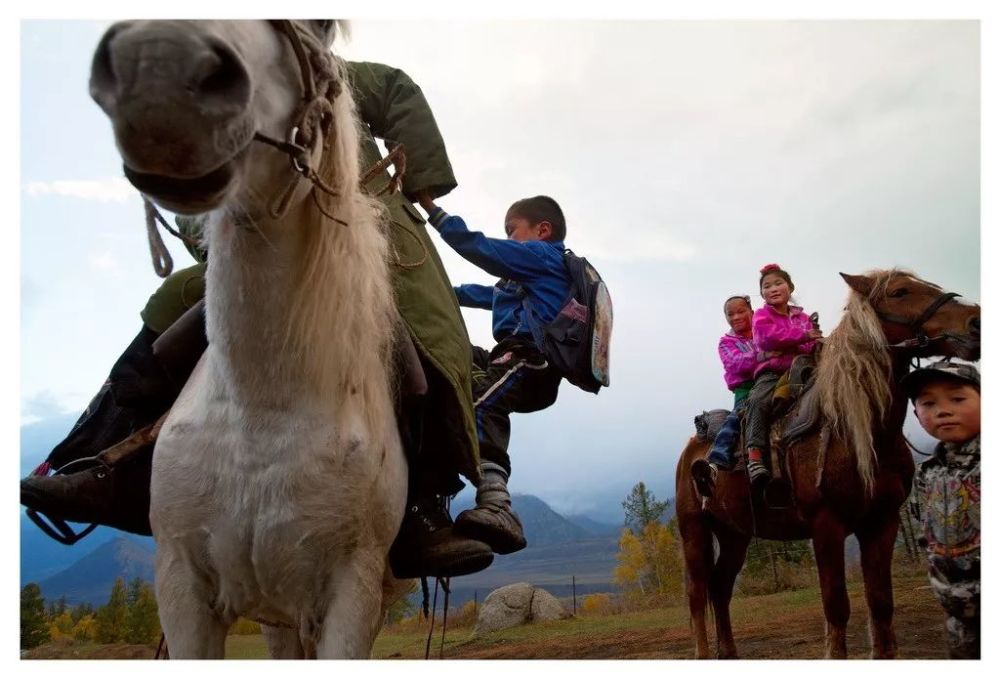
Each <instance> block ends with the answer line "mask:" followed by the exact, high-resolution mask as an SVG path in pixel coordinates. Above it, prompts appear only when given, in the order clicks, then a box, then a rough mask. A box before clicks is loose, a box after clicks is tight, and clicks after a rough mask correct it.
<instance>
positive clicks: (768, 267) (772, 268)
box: [760, 264, 781, 274]
mask: <svg viewBox="0 0 1000 680" xmlns="http://www.w3.org/2000/svg"><path fill="white" fill-rule="evenodd" d="M780 271H781V265H778V264H765V265H764V266H763V267H761V268H760V273H761V274H769V273H771V272H780Z"/></svg>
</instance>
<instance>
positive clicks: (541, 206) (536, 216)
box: [507, 196, 566, 241]
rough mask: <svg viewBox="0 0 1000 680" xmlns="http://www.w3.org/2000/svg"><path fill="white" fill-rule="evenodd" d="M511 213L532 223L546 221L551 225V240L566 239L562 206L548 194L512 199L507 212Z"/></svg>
mask: <svg viewBox="0 0 1000 680" xmlns="http://www.w3.org/2000/svg"><path fill="white" fill-rule="evenodd" d="M511 213H513V214H514V215H517V216H518V217H523V218H525V219H526V220H528V221H529V222H531V224H532V225H535V224H538V223H539V222H548V223H549V224H551V225H552V237H551V239H550V240H552V241H565V240H566V218H565V217H563V211H562V208H560V207H559V204H558V203H556V202H555V200H554V199H552V198H549V197H548V196H532V197H531V198H522V199H521V200H520V201H514V202H513V203H512V204H511V206H510V208H508V209H507V214H508V215H509V214H511Z"/></svg>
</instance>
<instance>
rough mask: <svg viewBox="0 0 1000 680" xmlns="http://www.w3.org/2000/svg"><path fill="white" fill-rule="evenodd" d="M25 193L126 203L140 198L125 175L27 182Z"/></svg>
mask: <svg viewBox="0 0 1000 680" xmlns="http://www.w3.org/2000/svg"><path fill="white" fill-rule="evenodd" d="M23 188H24V193H25V194H27V195H28V196H69V197H71V198H80V199H83V200H85V201H101V202H102V203H109V202H110V203H124V202H125V201H128V200H131V199H134V198H138V196H139V193H138V192H137V191H136V190H135V187H133V186H132V185H131V184H129V183H128V181H127V180H126V179H125V178H124V177H114V178H111V179H100V180H56V181H54V182H26V183H25V184H24V187H23Z"/></svg>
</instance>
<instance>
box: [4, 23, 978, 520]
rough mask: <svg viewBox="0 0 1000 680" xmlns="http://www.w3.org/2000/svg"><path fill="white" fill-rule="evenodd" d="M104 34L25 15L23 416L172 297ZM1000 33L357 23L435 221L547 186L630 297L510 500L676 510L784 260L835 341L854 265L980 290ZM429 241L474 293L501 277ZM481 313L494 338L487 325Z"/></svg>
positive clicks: (491, 222)
mask: <svg viewBox="0 0 1000 680" xmlns="http://www.w3.org/2000/svg"><path fill="white" fill-rule="evenodd" d="M106 25H107V24H106V23H102V22H64V21H41V22H40V21H26V22H24V23H23V24H22V26H21V40H22V45H21V55H20V56H21V67H20V68H21V70H20V77H21V81H22V83H21V92H20V94H21V97H20V116H21V125H20V130H21V137H20V143H21V167H20V175H21V176H20V197H19V198H20V204H21V215H20V230H21V231H20V237H21V252H20V256H21V279H20V284H21V300H20V301H21V323H20V341H21V360H20V368H21V387H20V402H21V423H22V424H25V423H30V422H34V421H37V420H41V419H47V418H51V417H53V416H55V415H58V414H64V413H67V412H78V411H80V410H81V409H82V408H83V407H84V406H85V405H86V403H87V401H88V400H89V398H90V397H91V396H92V395H93V393H94V392H95V391H96V389H97V388H98V387H99V386H100V384H101V382H102V381H103V380H104V378H105V376H106V374H107V372H108V370H109V369H110V367H111V365H112V363H113V362H114V360H115V359H116V358H117V356H118V355H119V354H120V353H121V351H122V349H123V348H124V347H125V346H126V345H127V344H128V342H129V341H130V340H131V339H132V337H133V336H134V335H135V334H136V333H137V332H138V330H139V327H140V319H139V315H138V313H139V310H140V309H141V308H142V306H143V305H144V304H145V301H146V299H147V298H148V296H149V295H150V294H151V293H152V292H153V291H154V290H155V289H156V287H157V285H158V283H159V280H158V279H157V277H156V276H155V274H154V273H153V271H152V267H151V265H150V261H149V255H148V249H147V246H146V242H145V234H144V228H143V214H142V207H141V202H140V199H139V197H138V194H137V193H136V192H135V191H134V190H133V189H131V187H130V185H128V184H127V182H126V181H125V180H124V179H123V176H122V172H121V164H120V160H119V158H118V155H117V152H116V151H115V148H114V142H113V138H112V134H111V129H110V124H109V123H108V121H107V120H106V118H105V117H104V115H103V114H102V113H101V112H100V110H99V109H98V108H97V106H96V104H94V103H93V102H92V101H91V100H90V98H89V96H88V94H87V79H88V71H89V64H90V57H91V54H92V51H93V49H94V46H95V45H96V43H97V41H98V39H99V37H100V35H101V34H102V32H103V30H104V28H105V27H106ZM416 40H419V49H414V47H413V45H414V41H416ZM979 43H980V37H979V25H978V23H976V22H972V21H921V22H915V21H838V22H790V21H783V22H769V21H756V22H734V21H707V22H702V21H644V22H634V21H581V20H576V21H570V20H563V21H528V20H520V21H517V20H503V21H500V20H491V21H484V20H461V21H459V20H455V21H440V20H437V21H433V22H430V21H356V22H354V25H353V38H352V40H351V42H350V43H349V44H347V45H346V46H342V47H343V49H341V52H342V53H343V54H344V55H346V56H347V57H348V58H351V59H359V60H369V61H379V62H383V63H388V64H392V65H394V66H397V67H399V68H402V69H403V70H405V71H406V72H407V73H409V75H410V76H411V77H412V78H413V79H414V80H415V81H416V82H417V83H418V84H419V85H420V86H421V87H422V88H423V90H424V93H425V95H426V96H427V99H428V100H429V102H430V104H431V106H432V108H433V109H434V112H435V115H436V117H437V121H438V124H439V127H440V128H441V131H442V133H443V135H444V138H445V141H446V144H447V146H448V151H449V155H450V157H451V160H452V165H453V167H454V169H455V173H456V175H457V178H458V182H459V187H458V189H456V190H455V191H454V192H453V193H452V194H450V195H449V196H447V197H444V198H442V199H441V200H440V201H439V203H440V205H441V206H442V207H444V208H445V209H446V210H447V211H449V212H451V213H454V214H459V215H462V216H463V217H464V218H465V219H466V221H467V222H468V224H469V225H470V227H471V228H473V229H478V230H482V231H484V232H485V233H487V234H488V235H492V236H496V237H502V236H503V224H502V220H503V215H504V213H505V211H506V208H507V206H508V205H509V204H510V203H511V202H512V201H514V200H516V199H518V198H522V197H525V196H530V195H535V194H539V193H543V194H548V195H551V196H553V197H554V198H555V199H556V200H558V201H559V202H560V204H561V205H562V207H563V210H564V212H565V214H566V216H567V222H568V236H567V240H566V243H567V245H568V246H569V247H571V248H573V249H574V250H575V251H576V252H578V253H580V254H582V255H585V256H586V257H588V259H590V260H591V262H592V263H593V264H594V265H595V266H596V267H597V268H598V269H599V270H600V271H601V273H602V275H603V276H604V278H605V279H606V281H607V283H608V285H609V287H610V290H611V295H612V298H613V302H614V308H615V326H614V336H613V340H612V345H611V357H612V363H611V387H610V388H609V389H607V390H605V391H603V392H602V393H601V394H600V395H598V396H596V397H595V396H592V395H588V394H585V393H583V392H580V391H579V390H577V389H576V388H574V387H572V386H571V385H569V384H568V383H564V384H563V387H562V389H561V393H560V398H559V401H558V402H557V404H556V405H555V406H553V407H552V408H550V409H548V410H546V411H544V412H542V413H536V414H530V415H515V416H514V418H513V436H512V442H511V458H512V463H513V476H512V479H511V487H512V490H513V491H515V492H522V493H533V494H536V495H539V496H541V497H542V498H543V499H545V500H547V501H549V502H550V503H551V504H552V505H553V506H554V507H555V508H556V509H557V510H560V511H563V512H589V513H591V514H593V515H594V516H595V517H598V518H605V519H610V518H611V517H610V516H609V512H615V511H616V508H615V507H614V503H615V502H616V501H618V500H620V499H621V498H622V497H624V496H625V494H626V493H627V492H628V490H629V488H630V487H631V486H632V484H634V483H635V482H636V481H638V480H640V479H641V480H644V481H645V482H646V483H647V484H648V485H649V486H650V487H651V488H652V489H653V490H654V492H656V494H657V495H658V496H659V497H670V496H672V495H673V476H674V468H675V466H676V460H677V456H678V454H679V452H680V450H681V448H682V447H683V445H684V444H685V442H686V440H687V438H688V436H689V435H690V434H691V433H692V418H693V416H694V415H695V414H697V413H699V412H701V411H702V410H705V409H710V408H718V407H728V406H730V405H731V401H732V399H731V396H730V393H729V392H728V391H727V390H726V388H725V385H724V383H723V381H722V371H721V366H720V364H719V359H718V356H717V354H716V343H717V340H718V337H719V335H720V334H721V333H722V332H724V331H725V329H726V324H725V321H724V319H723V316H722V310H721V307H722V301H723V300H724V299H725V298H726V297H728V296H729V295H731V294H735V293H752V294H754V299H755V300H754V301H755V305H757V304H759V303H760V297H759V294H757V291H756V288H757V279H758V273H757V271H758V269H759V268H760V266H762V265H763V264H765V263H768V262H778V263H780V264H781V265H783V266H784V267H785V268H786V269H787V270H788V271H789V272H790V273H791V274H792V276H793V278H794V279H795V283H796V286H797V291H796V298H797V300H798V302H799V303H800V304H801V305H803V306H804V307H805V308H806V311H807V312H811V311H818V312H819V313H820V317H821V322H822V324H823V327H824V329H825V330H827V331H829V330H830V329H832V328H833V326H834V325H835V324H836V322H837V320H838V318H839V316H840V309H841V307H842V305H843V303H844V301H845V299H846V295H847V288H846V286H845V285H844V284H843V282H842V280H841V279H840V277H839V276H838V275H837V272H838V271H843V272H849V273H859V272H862V271H864V270H868V269H872V268H886V267H892V266H902V267H907V268H910V269H913V270H915V271H916V272H917V273H918V274H919V275H921V276H922V277H924V278H927V279H929V280H931V281H934V282H936V283H939V284H941V285H942V286H943V287H945V288H946V289H948V290H953V291H956V292H959V293H961V294H962V295H964V296H966V297H969V298H972V299H973V300H976V301H979V300H980V299H981V295H980V293H981V291H980V191H979V185H980V173H979V164H980V133H979V129H980V112H979V109H980V90H979V80H980V67H979ZM434 239H435V242H436V243H437V244H438V245H439V249H440V251H441V254H442V257H443V259H444V261H445V265H446V267H447V269H448V272H449V274H450V275H451V277H452V281H453V283H456V284H457V283H466V282H477V283H491V282H492V280H491V278H490V277H489V276H488V275H486V274H485V273H482V272H480V271H478V270H476V269H475V268H474V267H473V266H471V265H469V264H467V263H465V262H464V261H462V260H461V259H459V258H458V257H457V256H455V255H454V254H453V253H452V252H451V251H450V250H449V249H448V247H447V246H446V245H445V244H443V242H442V241H441V240H440V239H439V238H438V237H437V236H436V235H434ZM168 245H169V247H170V249H171V252H172V253H173V254H174V258H175V262H176V266H177V268H180V267H184V266H187V265H188V264H191V263H192V261H191V260H190V257H189V256H187V254H186V252H185V251H184V249H183V247H181V246H180V244H179V243H177V242H176V241H173V240H171V241H170V242H169V244H168ZM465 319H466V323H467V325H468V328H469V332H470V335H471V337H472V339H473V341H474V342H476V343H477V344H480V345H484V346H489V345H491V344H492V337H491V333H490V317H489V314H488V313H487V312H482V311H476V310H468V311H466V312H465ZM910 431H911V433H912V432H913V431H912V429H911V430H910ZM33 462H37V461H33ZM609 508H610V511H609ZM619 509H620V508H619Z"/></svg>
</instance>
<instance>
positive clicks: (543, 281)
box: [430, 208, 570, 342]
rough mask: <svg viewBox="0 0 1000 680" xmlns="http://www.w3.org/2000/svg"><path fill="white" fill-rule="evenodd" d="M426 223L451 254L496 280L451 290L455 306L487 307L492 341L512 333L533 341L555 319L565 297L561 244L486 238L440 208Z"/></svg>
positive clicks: (566, 286) (567, 284) (566, 279)
mask: <svg viewBox="0 0 1000 680" xmlns="http://www.w3.org/2000/svg"><path fill="white" fill-rule="evenodd" d="M430 223H431V225H432V226H434V227H435V228H436V229H437V230H438V231H439V232H440V233H441V238H443V239H444V241H445V243H447V244H448V245H449V246H451V247H452V248H453V249H454V250H455V252H457V253H458V254H459V255H461V256H462V257H464V258H465V259H466V260H468V261H469V262H471V263H472V264H474V265H476V266H477V267H479V268H480V269H482V270H484V271H486V272H487V273H489V274H493V275H494V276H499V277H500V280H499V281H497V283H496V285H494V286H483V285H479V284H474V283H467V284H464V285H461V286H455V294H456V295H457V296H458V303H459V304H460V305H462V306H463V307H476V308H479V309H492V310H493V338H494V339H495V340H496V341H497V342H500V341H501V340H503V339H504V338H507V337H509V336H511V335H523V336H526V337H528V338H532V339H534V340H535V341H536V342H537V341H538V339H539V338H540V337H541V335H540V333H541V329H542V327H544V326H545V325H546V324H548V323H550V322H551V321H552V319H554V318H555V316H556V314H558V313H559V310H560V308H561V307H562V304H563V303H564V302H565V301H566V297H567V296H568V295H569V288H570V280H569V272H568V271H567V270H566V264H565V262H564V261H563V250H564V249H565V248H564V246H563V242H562V241H525V242H523V243H521V242H518V241H512V240H509V239H498V238H489V237H488V236H485V235H483V234H482V233H481V232H478V231H469V228H468V227H467V226H466V225H465V221H464V220H463V219H462V218H461V217H458V216H457V215H449V214H448V213H446V212H445V211H444V210H442V209H441V208H437V209H435V210H434V212H432V213H431V214H430ZM524 298H526V300H525V301H524V302H522V299H524ZM528 310H530V313H529V311H528Z"/></svg>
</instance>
